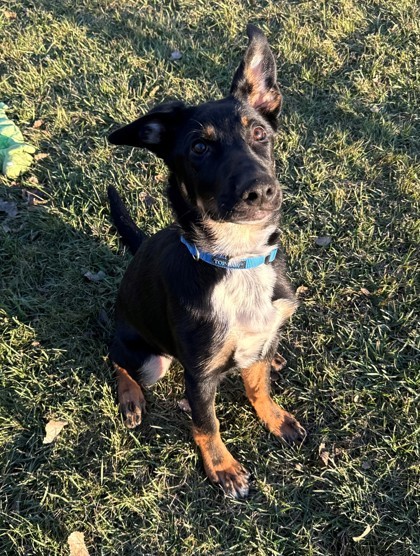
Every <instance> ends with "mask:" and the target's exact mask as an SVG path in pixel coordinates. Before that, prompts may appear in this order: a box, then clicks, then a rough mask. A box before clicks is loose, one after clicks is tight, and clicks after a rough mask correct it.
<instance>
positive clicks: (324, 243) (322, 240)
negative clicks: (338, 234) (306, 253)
mask: <svg viewBox="0 0 420 556" xmlns="http://www.w3.org/2000/svg"><path fill="white" fill-rule="evenodd" d="M330 243H331V238H330V236H319V237H317V238H316V240H315V245H318V247H328V245H329V244H330Z"/></svg>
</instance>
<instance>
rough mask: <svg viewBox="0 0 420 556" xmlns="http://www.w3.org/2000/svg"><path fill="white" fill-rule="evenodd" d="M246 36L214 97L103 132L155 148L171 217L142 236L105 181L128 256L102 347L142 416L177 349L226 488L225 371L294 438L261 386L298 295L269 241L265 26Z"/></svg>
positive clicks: (271, 201)
mask: <svg viewBox="0 0 420 556" xmlns="http://www.w3.org/2000/svg"><path fill="white" fill-rule="evenodd" d="M247 35H248V38H249V42H248V47H247V50H246V52H245V54H244V57H243V59H242V61H241V63H240V65H239V67H238V69H237V70H236V72H235V74H234V77H233V82H232V86H231V89H230V94H229V95H228V96H227V97H226V98H224V99H222V100H215V101H210V102H206V103H204V104H200V105H198V106H186V105H185V104H184V103H183V102H178V101H173V102H167V103H164V104H161V105H159V106H156V107H155V108H153V109H152V110H151V111H150V112H148V113H147V114H146V115H145V116H143V117H141V118H139V119H138V120H136V121H134V122H132V123H130V124H128V125H126V126H124V127H122V128H120V129H117V130H116V131H114V132H113V133H111V135H110V136H109V141H110V142H111V143H112V144H115V145H129V146H132V147H142V148H146V149H148V150H149V151H151V152H153V153H154V154H155V155H157V156H158V157H160V158H162V159H163V160H164V162H165V163H166V165H167V166H168V169H169V185H168V198H169V201H170V204H171V206H172V209H173V212H174V214H175V218H176V222H175V223H174V224H173V225H171V226H169V227H167V228H165V229H163V230H161V231H159V232H158V233H157V234H155V235H154V236H153V237H150V238H145V236H144V234H143V233H142V232H141V231H140V230H139V229H138V228H137V226H136V225H135V223H134V222H133V220H132V219H131V217H130V215H129V213H128V211H127V209H126V208H125V206H124V204H123V203H122V201H121V199H120V197H119V195H118V193H117V191H116V190H115V188H114V187H110V188H109V190H108V196H109V200H110V206H111V215H112V217H113V220H114V223H115V225H116V227H117V230H118V231H119V232H120V234H121V236H122V238H123V240H124V241H125V242H126V244H127V245H128V246H129V247H130V249H131V251H132V252H133V253H134V254H135V255H134V258H133V259H132V261H131V263H130V265H129V267H128V269H127V271H126V273H125V275H124V277H123V280H122V283H121V286H120V289H119V293H118V298H117V302H116V309H115V335H114V339H113V341H112V344H111V347H110V359H111V361H112V363H113V365H114V367H115V370H116V374H117V383H118V400H119V404H120V408H121V410H122V413H123V415H124V417H125V423H126V425H127V426H128V427H129V428H134V427H136V426H138V425H139V424H140V422H141V418H142V413H143V412H144V410H145V398H144V395H143V391H142V386H149V385H152V384H154V383H155V382H156V381H157V380H159V379H160V378H162V377H163V376H164V374H165V373H166V371H167V370H168V368H169V366H170V364H171V361H172V360H173V358H175V359H177V360H178V361H179V362H180V363H181V364H182V366H183V368H184V377H185V393H186V398H187V400H188V403H189V406H190V408H191V414H192V422H193V437H194V440H195V442H196V444H197V445H198V447H199V449H200V452H201V455H202V460H203V463H204V469H205V472H206V474H207V477H208V478H209V479H210V481H211V482H213V483H216V484H219V485H220V486H221V487H222V489H223V491H224V492H225V494H226V495H228V496H232V497H236V498H240V497H245V496H247V495H248V493H249V479H250V476H249V473H248V472H247V471H246V469H244V467H243V466H242V465H241V464H240V463H239V462H238V461H236V460H235V459H234V457H233V456H232V455H231V454H230V452H229V451H228V450H227V448H226V446H225V445H224V443H223V441H222V439H221V436H220V433H219V421H218V420H217V418H216V414H215V407H214V401H215V394H216V389H217V387H218V383H219V381H220V379H221V378H222V377H223V375H224V374H225V373H226V372H227V371H229V370H231V369H238V370H239V371H240V373H241V376H242V379H243V382H244V385H245V391H246V395H247V397H248V398H249V400H250V402H251V404H252V405H253V407H254V409H255V411H256V413H257V415H258V417H259V418H260V419H261V421H262V422H263V423H264V424H265V426H266V427H267V428H268V430H269V431H270V432H271V433H273V434H274V435H275V436H277V437H279V438H283V439H285V440H287V441H294V440H298V439H303V438H304V436H305V430H304V429H303V427H302V426H301V425H300V424H299V422H298V421H297V420H296V419H295V417H293V415H291V414H290V413H288V412H286V411H285V410H284V409H282V408H281V407H279V406H278V405H277V404H276V403H275V402H274V401H273V400H272V398H271V396H270V365H271V361H272V359H273V357H274V355H275V353H276V348H277V345H278V341H279V330H280V328H281V327H282V325H283V324H284V323H285V322H286V321H287V320H288V319H289V317H290V316H291V315H292V314H293V313H294V311H295V309H296V307H297V301H296V298H295V295H294V291H293V289H292V287H291V284H290V283H289V280H288V279H287V277H286V270H285V263H284V260H283V256H282V254H281V252H280V249H279V229H278V226H279V216H280V207H281V204H282V192H281V189H280V185H279V183H278V181H277V179H276V176H275V164H274V156H273V140H274V134H275V132H276V128H277V118H278V116H279V113H280V109H281V105H282V95H281V93H280V90H279V87H278V85H277V80H276V79H277V78H276V73H277V70H276V64H275V60H274V56H273V54H272V52H271V50H270V47H269V45H268V42H267V39H266V37H265V35H264V34H263V33H262V31H260V30H259V29H258V28H257V27H255V26H253V25H248V27H247Z"/></svg>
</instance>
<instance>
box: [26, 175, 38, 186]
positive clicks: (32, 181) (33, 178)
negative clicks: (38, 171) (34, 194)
mask: <svg viewBox="0 0 420 556" xmlns="http://www.w3.org/2000/svg"><path fill="white" fill-rule="evenodd" d="M26 181H27V182H28V183H30V184H32V185H38V184H39V180H38V178H37V177H36V176H31V177H30V178H28V179H27V180H26Z"/></svg>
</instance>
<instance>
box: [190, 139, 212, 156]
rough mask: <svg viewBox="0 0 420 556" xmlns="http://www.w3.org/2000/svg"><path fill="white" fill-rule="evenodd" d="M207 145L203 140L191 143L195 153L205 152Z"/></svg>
mask: <svg viewBox="0 0 420 556" xmlns="http://www.w3.org/2000/svg"><path fill="white" fill-rule="evenodd" d="M207 148H208V147H207V145H206V144H205V143H203V141H194V143H193V144H192V145H191V150H192V151H193V152H194V153H195V154H204V153H205V152H206V151H207Z"/></svg>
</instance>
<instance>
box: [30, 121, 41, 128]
mask: <svg viewBox="0 0 420 556" xmlns="http://www.w3.org/2000/svg"><path fill="white" fill-rule="evenodd" d="M43 123H44V120H35V121H34V123H33V124H32V129H39V128H40V127H41V126H42V124H43Z"/></svg>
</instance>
